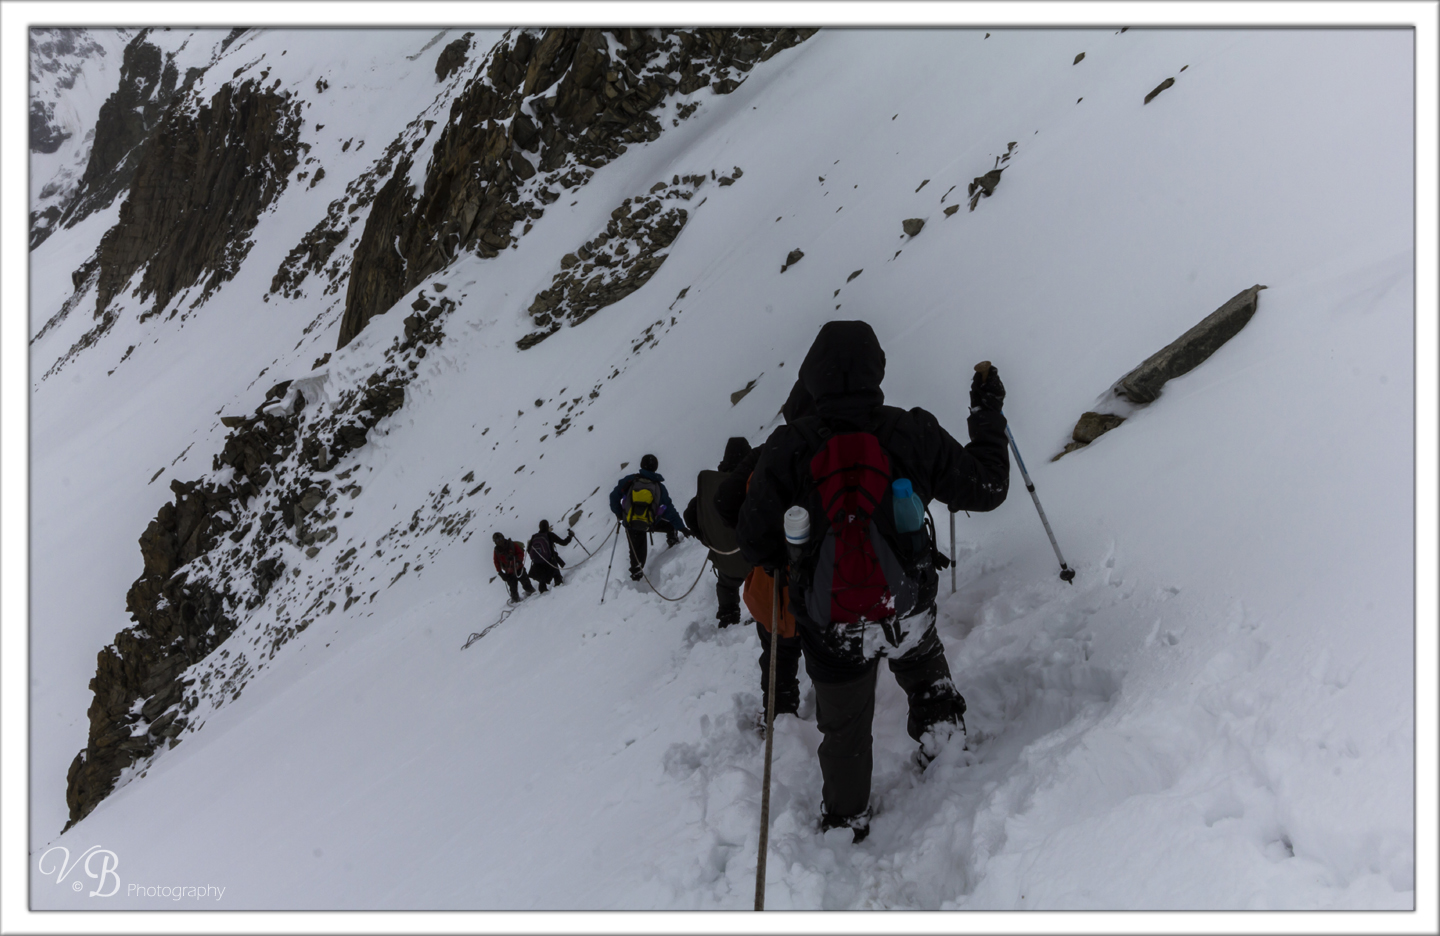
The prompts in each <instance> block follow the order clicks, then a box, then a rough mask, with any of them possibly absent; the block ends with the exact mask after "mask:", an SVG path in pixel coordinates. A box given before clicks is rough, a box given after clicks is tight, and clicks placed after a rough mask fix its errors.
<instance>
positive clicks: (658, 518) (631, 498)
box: [610, 455, 690, 581]
mask: <svg viewBox="0 0 1440 936" xmlns="http://www.w3.org/2000/svg"><path fill="white" fill-rule="evenodd" d="M659 468H660V461H659V459H657V458H656V457H655V456H654V455H646V456H645V457H644V458H641V459H640V470H639V471H637V472H635V473H634V474H628V475H626V476H625V477H623V478H621V479H620V481H619V483H617V484H616V485H615V489H614V490H612V491H611V492H610V512H611V513H613V514H614V515H615V518H616V519H617V520H619V521H620V523H621V525H622V526H624V527H625V538H626V540H628V541H629V543H630V578H631V580H632V581H639V580H640V577H641V575H642V574H643V573H642V571H641V570H642V569H644V568H645V556H646V552H647V547H648V544H649V540H648V539H647V538H646V537H647V535H648V534H650V533H655V532H658V533H664V534H665V544H666V545H667V546H674V545H675V544H676V543H678V542H679V541H680V536H679V534H680V533H684V534H686V535H687V536H688V535H689V534H690V528H689V527H687V526H686V525H685V519H684V518H683V517H681V516H680V511H678V510H676V509H675V504H674V503H673V502H672V501H671V500H670V492H669V491H668V490H666V489H665V478H664V477H663V476H661V474H660V472H659Z"/></svg>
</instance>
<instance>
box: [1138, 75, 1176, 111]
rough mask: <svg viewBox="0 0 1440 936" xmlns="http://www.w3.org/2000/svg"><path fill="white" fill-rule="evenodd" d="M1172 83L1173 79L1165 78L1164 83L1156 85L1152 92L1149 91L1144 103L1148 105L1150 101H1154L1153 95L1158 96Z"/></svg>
mask: <svg viewBox="0 0 1440 936" xmlns="http://www.w3.org/2000/svg"><path fill="white" fill-rule="evenodd" d="M1174 83H1175V79H1174V78H1166V79H1165V80H1164V81H1162V82H1160V83H1159V84H1158V85H1156V86H1155V90H1154V91H1151V92H1150V93H1149V94H1147V95H1145V103H1146V104H1149V103H1150V102H1151V101H1153V100H1155V95H1157V94H1159V93H1160V92H1161V91H1164V90H1165V89H1166V88H1168V87H1170V86H1171V85H1173V84H1174ZM1142 106H1143V105H1142Z"/></svg>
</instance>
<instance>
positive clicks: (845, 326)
mask: <svg viewBox="0 0 1440 936" xmlns="http://www.w3.org/2000/svg"><path fill="white" fill-rule="evenodd" d="M884 376H885V352H884V351H883V350H882V349H881V347H880V342H879V340H878V339H877V338H876V337H875V333H874V331H873V330H872V329H871V328H870V326H869V325H868V324H866V323H865V322H838V321H837V322H829V323H827V324H826V325H825V326H824V327H823V328H821V329H820V333H819V335H818V336H817V337H816V338H815V342H814V344H813V345H812V346H811V348H810V351H809V353H808V354H807V355H806V357H805V361H804V363H803V364H802V365H801V367H800V380H801V382H802V383H803V384H804V385H805V389H806V390H807V391H808V392H809V394H810V396H811V397H812V398H813V400H814V406H815V414H814V415H811V416H807V417H803V418H801V419H798V420H795V421H793V422H790V423H788V424H787V425H784V426H780V427H778V428H777V429H776V430H775V431H774V432H773V433H771V435H770V438H769V439H767V440H766V442H765V445H764V447H763V448H762V449H761V454H760V457H759V460H758V462H757V464H756V465H755V471H754V474H753V476H752V477H751V479H750V487H749V492H748V494H747V495H746V497H745V499H744V502H743V504H742V506H741V508H740V516H739V523H738V525H737V528H736V533H737V538H738V540H739V544H740V548H741V551H742V552H743V554H744V556H745V557H746V558H747V559H748V560H750V561H751V562H753V563H755V564H756V565H761V566H764V567H765V568H767V569H776V570H782V571H783V570H784V569H785V568H786V566H787V562H788V557H787V553H786V540H785V530H784V516H785V512H786V510H788V509H789V508H791V507H792V506H794V505H797V504H800V505H801V506H807V504H806V503H805V501H804V500H803V499H805V498H807V497H813V492H814V491H815V489H816V487H815V481H814V479H812V478H811V474H810V472H811V459H812V458H813V457H814V456H815V455H816V453H817V452H818V451H819V450H820V445H818V444H817V442H816V439H823V438H827V437H829V436H830V435H840V434H844V433H852V432H868V433H871V434H873V435H874V436H875V437H876V438H877V439H878V440H879V443H880V447H881V448H882V449H883V451H884V452H885V453H886V454H887V455H888V457H889V460H890V465H891V477H892V478H908V479H910V481H911V483H912V486H913V490H914V492H915V494H916V495H918V496H919V498H920V499H921V501H922V502H924V503H928V502H929V501H931V500H938V501H940V502H941V503H943V504H945V505H946V506H947V507H948V508H949V509H950V510H951V511H959V510H970V511H987V510H993V509H994V508H996V507H998V506H999V505H1000V504H1001V503H1003V502H1004V500H1005V495H1006V493H1007V492H1008V490H1009V478H1010V458H1009V452H1008V451H1007V448H1006V445H1007V441H1006V436H1005V416H1004V415H1003V414H1002V412H1001V405H1002V403H1003V402H1004V398H1005V388H1004V385H1003V384H1001V383H1000V377H999V374H998V372H997V371H995V370H994V369H993V368H991V369H989V370H987V371H986V372H985V373H979V372H977V374H976V376H975V380H974V383H973V385H972V387H971V391H970V400H971V412H970V417H969V429H970V438H971V442H970V444H969V445H963V446H962V445H961V444H960V443H959V442H957V441H956V440H955V439H954V438H952V437H951V436H950V434H949V433H947V432H946V431H945V430H944V429H943V428H941V426H940V423H939V421H938V420H937V419H936V418H935V417H934V416H933V415H931V414H930V413H928V412H926V411H925V410H923V409H920V408H919V407H916V408H914V409H911V410H909V411H906V410H902V409H898V408H896V407H893V406H885V405H884V402H885V395H884V393H883V392H882V391H881V389H880V383H881V381H882V380H883V379H884ZM887 503H888V498H887ZM815 504H818V500H811V502H810V506H807V509H808V510H809V512H810V515H811V535H812V536H815V537H824V536H825V533H826V530H827V529H828V528H829V521H828V520H827V519H826V515H825V513H824V511H823V510H820V509H819V508H818V507H816V506H813V505H815ZM941 559H942V560H943V557H941ZM931 575H934V573H933V571H932V572H931ZM800 578H801V580H800V581H798V582H797V577H795V576H792V578H791V590H790V608H791V610H792V611H793V612H794V614H795V618H796V621H797V623H798V626H799V631H800V638H801V643H802V647H803V651H804V656H805V669H806V672H807V673H809V675H810V679H811V681H812V682H813V683H814V684H815V690H816V721H817V725H818V727H819V728H820V731H821V733H822V734H823V736H824V740H823V741H822V742H821V744H820V749H819V752H818V753H819V759H820V770H821V775H822V777H823V781H824V787H823V791H822V798H823V804H824V814H823V816H822V818H821V826H822V828H824V829H829V828H835V827H842V826H843V827H848V828H850V829H851V830H852V831H853V833H854V837H855V840H856V841H859V840H860V839H862V838H863V837H864V836H865V835H866V834H867V833H868V831H869V798H870V773H871V766H872V755H871V733H870V723H871V720H872V718H873V716H874V712H875V677H876V672H877V667H878V664H879V658H880V656H882V655H883V656H887V657H888V662H889V666H890V670H891V672H893V673H894V674H895V679H896V682H898V683H899V684H900V686H901V688H902V689H904V690H905V693H906V695H907V697H908V700H909V708H910V715H909V722H908V725H907V729H908V731H909V734H910V736H911V737H912V738H914V739H915V740H916V741H918V742H920V751H919V753H918V761H919V763H920V764H921V766H922V767H923V766H924V765H925V764H927V763H929V761H930V760H931V759H933V758H934V757H935V756H936V755H937V754H938V752H939V750H940V749H941V748H942V747H943V746H944V745H945V744H946V743H947V742H948V741H949V740H950V739H951V737H952V736H953V735H955V734H959V735H960V737H961V739H963V737H964V719H963V715H964V711H965V700H964V698H962V697H961V695H960V693H959V692H958V691H957V690H956V688H955V684H954V682H953V681H952V680H951V678H950V667H949V664H948V663H947V662H946V659H945V654H944V648H943V646H942V645H941V643H940V638H939V636H938V635H937V634H936V631H935V616H936V609H935V603H934V600H933V591H932V592H931V593H930V596H929V598H928V600H927V601H926V602H925V604H924V605H923V606H921V605H920V604H919V602H917V605H916V607H914V608H913V609H912V610H911V612H910V613H909V615H908V616H904V617H902V616H900V615H896V617H899V618H901V619H899V620H887V621H884V622H876V623H871V622H867V621H864V620H862V621H861V622H860V623H859V624H858V625H848V624H847V625H838V624H820V623H818V622H816V621H815V620H813V619H812V618H811V617H810V616H809V615H807V613H806V595H805V588H804V581H803V573H802V576H801V577H800ZM825 598H826V601H827V603H828V596H825ZM882 625H883V626H884V627H885V628H886V629H887V632H886V636H885V637H883V638H881V637H879V636H878V634H879V628H880V627H881V626H882ZM866 628H875V629H876V630H875V633H871V634H869V635H868V638H867V639H861V637H862V634H863V632H864V631H865V629H866ZM891 634H898V635H899V639H898V641H892V640H889V639H888V638H889V637H890V635H891Z"/></svg>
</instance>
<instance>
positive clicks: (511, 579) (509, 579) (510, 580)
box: [500, 569, 535, 601]
mask: <svg viewBox="0 0 1440 936" xmlns="http://www.w3.org/2000/svg"><path fill="white" fill-rule="evenodd" d="M500 579H501V580H502V581H503V582H504V583H505V584H506V585H508V586H510V600H511V601H519V600H520V589H519V587H518V586H520V585H524V586H525V594H527V595H529V594H531V593H533V592H534V591H535V586H534V585H533V584H531V582H530V576H529V575H528V574H526V572H525V570H524V569H521V570H520V574H519V575H506V574H505V573H503V572H502V573H500Z"/></svg>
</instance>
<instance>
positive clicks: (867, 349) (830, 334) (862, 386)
mask: <svg viewBox="0 0 1440 936" xmlns="http://www.w3.org/2000/svg"><path fill="white" fill-rule="evenodd" d="M884 379H885V351H884V349H882V348H881V347H880V340H879V339H878V338H876V337H875V330H874V329H872V328H871V327H870V324H869V323H868V322H858V321H856V322H826V323H825V325H824V326H822V327H821V329H820V334H818V335H816V336H815V342H814V343H813V344H812V345H810V351H809V353H807V354H806V355H805V362H804V363H803V364H801V365H800V382H801V383H803V384H804V385H805V389H806V390H807V391H808V392H809V394H810V396H811V397H812V398H814V400H815V410H816V412H818V413H819V414H820V415H821V416H826V417H837V418H842V419H850V420H856V419H860V418H862V417H864V416H865V415H867V414H868V413H869V412H870V411H871V410H873V409H875V408H876V407H877V406H880V405H881V404H883V403H884V402H885V393H884V392H883V391H882V390H881V389H880V382H881V381H883V380H884ZM791 395H792V396H793V395H794V394H793V392H792V394H791ZM788 402H789V401H787V403H788Z"/></svg>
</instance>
